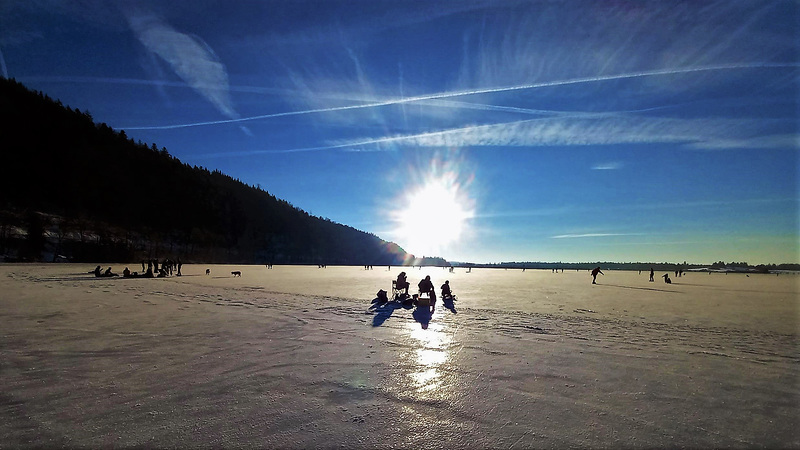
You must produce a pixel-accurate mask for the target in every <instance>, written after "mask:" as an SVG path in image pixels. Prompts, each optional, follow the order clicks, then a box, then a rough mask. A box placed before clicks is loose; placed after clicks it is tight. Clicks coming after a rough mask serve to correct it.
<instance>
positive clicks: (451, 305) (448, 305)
mask: <svg viewBox="0 0 800 450" xmlns="http://www.w3.org/2000/svg"><path fill="white" fill-rule="evenodd" d="M442 304H444V307H445V308H447V309H449V310H450V312H451V313H453V314H458V311H456V304H455V303H454V302H453V297H444V298H442Z"/></svg>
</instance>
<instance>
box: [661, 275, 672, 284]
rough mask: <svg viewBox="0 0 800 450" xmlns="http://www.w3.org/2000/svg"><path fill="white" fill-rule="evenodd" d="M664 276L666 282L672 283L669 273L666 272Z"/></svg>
mask: <svg viewBox="0 0 800 450" xmlns="http://www.w3.org/2000/svg"><path fill="white" fill-rule="evenodd" d="M662 278H664V283H667V284H672V280H670V279H669V274H668V273H665V274H664V275H663V277H662Z"/></svg>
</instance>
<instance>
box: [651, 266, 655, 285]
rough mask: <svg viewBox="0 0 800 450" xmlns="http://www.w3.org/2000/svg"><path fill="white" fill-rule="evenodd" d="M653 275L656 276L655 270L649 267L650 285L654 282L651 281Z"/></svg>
mask: <svg viewBox="0 0 800 450" xmlns="http://www.w3.org/2000/svg"><path fill="white" fill-rule="evenodd" d="M655 275H656V271H655V270H653V268H652V267H651V268H650V282H651V283H652V282H653V281H655V280H654V279H653V277H654V276H655Z"/></svg>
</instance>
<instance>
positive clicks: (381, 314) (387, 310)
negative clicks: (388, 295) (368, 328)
mask: <svg viewBox="0 0 800 450" xmlns="http://www.w3.org/2000/svg"><path fill="white" fill-rule="evenodd" d="M400 307H401V306H400V304H399V303H397V302H387V303H380V302H378V303H375V304H373V305H372V307H371V308H370V309H372V308H375V316H374V317H373V318H372V326H373V327H379V326H381V325H383V322H386V319H388V318H389V317H392V313H394V310H396V309H397V308H400Z"/></svg>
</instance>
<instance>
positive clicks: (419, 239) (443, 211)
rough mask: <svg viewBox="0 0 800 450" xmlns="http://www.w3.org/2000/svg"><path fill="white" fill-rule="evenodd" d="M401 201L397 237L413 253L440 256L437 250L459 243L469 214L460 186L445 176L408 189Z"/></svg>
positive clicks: (470, 212) (466, 200)
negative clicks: (401, 212)
mask: <svg viewBox="0 0 800 450" xmlns="http://www.w3.org/2000/svg"><path fill="white" fill-rule="evenodd" d="M401 202H403V206H402V211H403V214H402V215H401V216H398V217H395V220H396V221H397V225H398V226H397V230H396V233H397V236H398V240H399V242H400V243H402V244H401V245H402V246H404V248H405V250H406V251H408V252H410V253H413V254H416V255H417V256H443V255H441V254H440V252H442V251H443V250H445V249H447V248H448V247H449V246H451V245H452V244H454V243H457V242H459V240H460V239H461V237H462V234H463V232H464V229H465V227H466V224H467V221H468V220H469V219H470V218H471V217H472V216H473V212H472V207H471V202H470V201H469V198H468V196H467V195H466V193H465V192H463V189H462V187H461V185H460V184H459V183H456V182H454V180H453V179H452V177H447V176H443V177H438V178H430V179H428V180H427V181H425V183H424V184H422V185H421V186H418V187H416V188H412V189H411V190H409V191H407V193H406V195H404V196H403V199H402V200H401Z"/></svg>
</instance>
